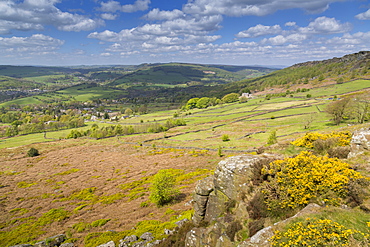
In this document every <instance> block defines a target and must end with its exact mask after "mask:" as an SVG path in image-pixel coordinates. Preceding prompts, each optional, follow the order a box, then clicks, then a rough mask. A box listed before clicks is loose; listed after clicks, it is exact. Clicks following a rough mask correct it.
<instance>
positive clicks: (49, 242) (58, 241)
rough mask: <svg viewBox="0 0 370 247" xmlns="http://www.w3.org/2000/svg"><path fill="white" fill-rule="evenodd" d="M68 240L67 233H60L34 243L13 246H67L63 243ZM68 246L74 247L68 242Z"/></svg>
mask: <svg viewBox="0 0 370 247" xmlns="http://www.w3.org/2000/svg"><path fill="white" fill-rule="evenodd" d="M65 240H66V235H65V234H59V235H55V236H53V237H49V238H47V239H45V240H43V241H40V242H37V243H35V244H34V245H31V244H19V245H14V246H11V247H54V246H64V247H66V246H67V245H66V244H62V243H63V242H64V241H65ZM68 244H69V245H68V247H73V244H72V243H68Z"/></svg>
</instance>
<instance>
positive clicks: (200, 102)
mask: <svg viewBox="0 0 370 247" xmlns="http://www.w3.org/2000/svg"><path fill="white" fill-rule="evenodd" d="M208 104H209V98H208V97H202V98H200V99H199V100H198V101H197V104H196V107H197V108H199V109H202V108H207V107H208Z"/></svg>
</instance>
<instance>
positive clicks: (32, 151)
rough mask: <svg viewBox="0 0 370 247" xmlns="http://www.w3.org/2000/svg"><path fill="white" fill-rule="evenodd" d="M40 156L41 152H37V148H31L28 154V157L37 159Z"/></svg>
mask: <svg viewBox="0 0 370 247" xmlns="http://www.w3.org/2000/svg"><path fill="white" fill-rule="evenodd" d="M39 155H40V153H39V150H37V149H36V148H30V149H29V150H28V152H27V156H28V157H35V156H39Z"/></svg>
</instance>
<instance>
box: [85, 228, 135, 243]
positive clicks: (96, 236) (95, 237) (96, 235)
mask: <svg viewBox="0 0 370 247" xmlns="http://www.w3.org/2000/svg"><path fill="white" fill-rule="evenodd" d="M131 234H133V231H132V230H131V231H123V232H93V233H89V234H88V235H86V236H85V238H84V246H85V247H96V246H98V245H101V244H105V243H107V242H109V241H114V242H115V243H116V244H118V243H119V240H120V239H123V238H124V237H125V236H128V235H131Z"/></svg>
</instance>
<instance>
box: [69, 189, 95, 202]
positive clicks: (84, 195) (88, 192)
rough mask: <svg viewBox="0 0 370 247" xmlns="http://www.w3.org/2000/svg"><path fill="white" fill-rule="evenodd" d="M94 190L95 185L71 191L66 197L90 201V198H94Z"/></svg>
mask: <svg viewBox="0 0 370 247" xmlns="http://www.w3.org/2000/svg"><path fill="white" fill-rule="evenodd" d="M95 190H96V187H91V188H86V189H83V190H81V191H78V192H75V193H73V194H72V195H71V196H70V197H69V198H68V199H70V200H74V199H77V200H83V201H91V200H94V199H96V195H95V194H94V192H95Z"/></svg>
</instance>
